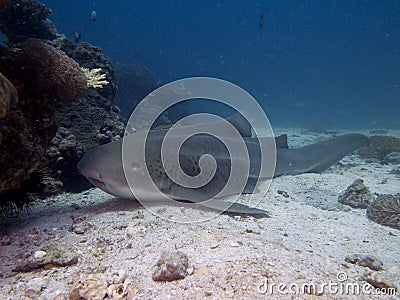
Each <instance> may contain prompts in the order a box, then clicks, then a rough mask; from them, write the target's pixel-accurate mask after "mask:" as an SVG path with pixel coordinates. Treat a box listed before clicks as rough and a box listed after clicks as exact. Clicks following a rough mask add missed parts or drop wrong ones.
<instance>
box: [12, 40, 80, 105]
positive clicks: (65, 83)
mask: <svg viewBox="0 0 400 300" xmlns="http://www.w3.org/2000/svg"><path fill="white" fill-rule="evenodd" d="M20 48H21V53H20V55H19V56H18V57H17V59H16V64H17V66H20V70H19V71H20V72H19V76H20V78H23V79H24V80H23V81H24V83H25V86H24V87H25V88H26V89H29V91H27V92H28V93H29V95H30V96H31V97H33V98H38V99H40V98H43V97H44V98H46V99H47V100H53V99H56V100H58V101H68V102H71V101H73V100H76V99H79V98H83V97H84V96H85V93H86V85H87V79H86V76H85V74H84V73H83V71H82V69H81V68H80V67H79V65H78V63H77V62H75V61H74V60H73V59H72V58H69V57H68V56H67V55H66V54H65V53H64V52H62V51H61V50H59V49H57V48H55V47H53V46H51V45H49V44H46V43H44V42H42V41H40V40H38V39H28V40H27V41H25V42H24V43H22V44H21V45H20ZM22 66H23V67H22ZM27 83H28V84H29V85H26V84H27ZM35 96H36V97H35ZM49 98H50V99H49Z"/></svg>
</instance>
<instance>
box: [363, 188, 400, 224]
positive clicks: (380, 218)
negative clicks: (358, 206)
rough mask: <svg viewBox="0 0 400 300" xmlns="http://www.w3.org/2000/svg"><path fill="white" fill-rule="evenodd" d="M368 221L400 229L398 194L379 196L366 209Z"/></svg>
mask: <svg viewBox="0 0 400 300" xmlns="http://www.w3.org/2000/svg"><path fill="white" fill-rule="evenodd" d="M367 217H368V219H370V220H372V221H374V222H376V223H378V224H381V225H385V226H389V227H392V228H396V229H400V194H396V195H379V196H378V197H377V198H376V199H375V201H373V202H372V203H371V204H370V206H369V207H368V209H367Z"/></svg>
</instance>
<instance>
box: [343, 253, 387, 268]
mask: <svg viewBox="0 0 400 300" xmlns="http://www.w3.org/2000/svg"><path fill="white" fill-rule="evenodd" d="M345 261H346V262H348V263H351V264H354V265H358V266H361V267H367V268H370V269H371V270H373V271H382V270H383V263H382V262H381V261H380V260H379V259H377V258H376V257H373V256H370V255H362V254H352V255H349V256H347V257H346V258H345Z"/></svg>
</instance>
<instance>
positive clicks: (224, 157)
mask: <svg viewBox="0 0 400 300" xmlns="http://www.w3.org/2000/svg"><path fill="white" fill-rule="evenodd" d="M237 127H238V126H237ZM239 127H240V126H239ZM238 130H239V132H240V133H241V134H242V136H244V137H243V141H244V142H245V145H246V148H247V151H248V153H249V158H250V165H249V169H248V170H249V171H248V178H247V184H246V185H245V188H244V190H241V191H243V192H245V193H251V192H252V191H253V190H254V188H255V184H256V182H257V179H258V178H260V179H271V178H272V177H277V176H281V175H296V174H301V173H320V172H322V171H324V170H326V169H328V168H329V167H330V166H332V165H333V164H335V163H336V162H338V161H339V160H341V159H342V158H343V157H344V156H346V155H347V154H349V153H351V152H353V151H355V150H356V149H358V148H359V147H361V146H364V145H367V144H368V142H369V140H368V138H367V137H366V136H364V135H362V134H346V135H342V136H338V137H334V138H331V139H328V140H326V141H323V142H320V143H316V144H312V145H308V146H305V147H301V148H296V149H288V147H287V142H286V136H285V135H283V136H280V137H277V138H275V139H273V138H263V139H260V140H258V139H257V138H252V137H250V136H249V135H250V131H249V130H248V129H245V130H243V128H238ZM166 133H167V130H152V131H150V132H149V135H148V137H147V142H146V147H145V149H146V151H145V161H146V166H141V165H139V163H137V161H140V160H138V156H140V155H143V153H141V151H137V153H135V152H134V151H133V152H132V153H129V155H127V156H124V161H125V162H126V161H127V164H128V165H129V166H134V168H133V169H134V170H132V169H131V168H128V170H127V169H125V173H126V176H128V177H131V178H135V180H134V181H133V183H132V181H130V183H131V187H132V188H133V189H134V190H135V191H140V192H141V193H142V194H143V193H146V191H145V190H141V189H143V187H144V186H146V183H145V182H144V180H142V179H141V178H142V177H137V174H138V173H140V172H142V171H141V170H142V169H143V168H147V170H148V172H149V174H150V177H151V179H152V180H153V182H154V183H155V185H156V186H157V188H158V189H159V190H160V191H161V192H162V193H164V194H165V195H168V196H169V197H171V198H173V199H178V200H188V201H191V202H195V203H201V202H202V201H204V200H207V199H210V198H212V197H214V196H216V195H217V194H218V192H219V191H220V190H221V189H222V188H223V187H224V186H225V184H226V183H227V180H228V178H229V175H230V172H231V160H235V163H238V164H239V165H240V164H241V163H242V160H244V158H243V157H242V156H235V154H233V155H232V154H231V155H229V152H228V151H227V149H226V147H225V146H224V144H222V143H221V142H220V141H219V140H218V139H217V138H215V137H212V136H210V135H207V134H197V135H194V136H192V137H191V138H190V139H188V140H187V141H186V142H185V143H184V144H183V145H182V147H181V148H180V152H179V162H180V165H181V167H182V170H183V171H184V172H185V173H186V174H187V175H189V176H196V175H198V174H199V173H200V168H199V159H200V157H201V156H202V155H204V154H206V153H209V154H211V155H212V156H213V157H214V159H215V161H216V163H217V168H216V172H215V174H214V176H213V178H212V179H211V180H210V181H209V182H208V183H207V184H206V185H204V186H202V187H198V188H195V189H193V188H187V187H183V186H181V185H179V184H175V183H174V182H173V181H172V180H170V179H169V177H168V175H167V173H166V170H165V169H164V166H163V164H162V162H161V144H162V142H163V138H164V136H165V134H166ZM140 134H143V133H140V132H139V133H132V134H130V135H128V136H126V137H125V139H128V140H129V141H130V143H132V144H134V141H135V138H136V139H137V138H139V137H140V136H139V135H140ZM225 138H228V139H229V137H225ZM230 142H232V143H233V145H234V146H235V145H236V144H235V143H236V142H239V141H236V140H233V139H231V140H230ZM122 148H123V145H122V140H118V141H115V142H111V143H109V144H105V145H102V146H100V147H98V148H95V149H93V150H90V151H88V152H87V153H85V155H84V156H83V158H82V159H81V161H80V162H79V164H78V169H79V171H80V172H81V173H82V174H83V175H84V176H85V177H86V178H88V180H89V181H90V182H91V183H92V184H94V185H95V186H97V187H99V188H100V189H102V190H104V191H106V192H107V193H110V194H112V195H114V196H118V197H122V198H134V195H133V193H132V191H131V189H130V187H129V185H128V182H127V180H126V177H125V173H124V169H123V164H122V160H123V159H122V158H123V157H122ZM262 151H264V153H271V151H272V152H273V153H274V158H275V153H276V166H275V162H266V163H265V162H264V165H263V167H261V166H262V165H261V159H260V158H261V152H262ZM243 165H245V162H243ZM274 167H275V170H274V169H273V168H274ZM273 170H274V171H273ZM136 178H138V179H137V180H136ZM141 180H142V182H141ZM241 191H239V192H241ZM147 196H148V197H147V198H151V197H152V196H155V197H156V195H153V194H149V195H147ZM215 203H216V202H215V201H214V204H213V205H214V206H215ZM213 205H211V207H213ZM206 206H207V205H206ZM208 206H210V205H208ZM228 211H231V212H238V213H249V214H260V213H265V211H263V210H260V209H257V208H250V207H247V206H245V205H240V204H234V205H232V206H231V207H230V208H229V210H228Z"/></svg>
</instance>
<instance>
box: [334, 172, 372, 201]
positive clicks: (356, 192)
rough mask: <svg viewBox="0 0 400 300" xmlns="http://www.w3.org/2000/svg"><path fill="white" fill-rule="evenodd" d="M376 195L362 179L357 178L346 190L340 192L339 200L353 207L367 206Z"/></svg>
mask: <svg viewBox="0 0 400 300" xmlns="http://www.w3.org/2000/svg"><path fill="white" fill-rule="evenodd" d="M373 200H374V195H373V194H372V193H371V192H370V191H369V189H368V188H367V187H366V186H365V185H364V181H363V180H362V179H356V180H355V181H354V182H353V183H352V184H351V185H350V186H349V187H348V188H347V189H346V190H345V191H343V192H342V193H340V195H339V197H338V201H339V202H340V203H343V204H346V205H349V206H351V207H353V208H367V207H368V205H369V204H370V203H371V202H372V201H373Z"/></svg>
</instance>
